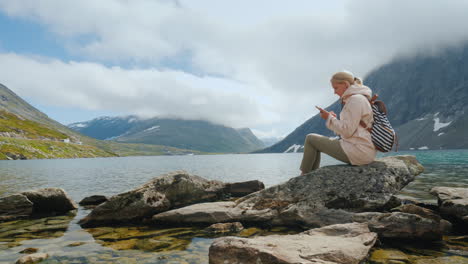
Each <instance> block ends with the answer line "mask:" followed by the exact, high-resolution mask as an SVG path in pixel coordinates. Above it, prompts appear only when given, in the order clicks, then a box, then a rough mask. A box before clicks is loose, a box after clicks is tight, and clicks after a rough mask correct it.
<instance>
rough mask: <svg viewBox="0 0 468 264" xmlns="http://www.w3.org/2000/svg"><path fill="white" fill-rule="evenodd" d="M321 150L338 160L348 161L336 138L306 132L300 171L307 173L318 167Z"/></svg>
mask: <svg viewBox="0 0 468 264" xmlns="http://www.w3.org/2000/svg"><path fill="white" fill-rule="evenodd" d="M321 152H323V153H326V154H328V155H330V156H332V157H333V158H335V159H337V160H339V161H342V162H345V163H350V162H349V159H348V156H346V153H345V152H344V151H343V148H341V145H340V141H339V140H338V139H332V138H329V137H325V136H322V135H319V134H308V135H307V136H306V139H305V142H304V156H303V157H302V163H301V171H302V172H304V173H308V172H310V171H312V170H316V169H318V168H319V167H320V153H321Z"/></svg>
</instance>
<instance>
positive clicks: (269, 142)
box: [260, 137, 283, 147]
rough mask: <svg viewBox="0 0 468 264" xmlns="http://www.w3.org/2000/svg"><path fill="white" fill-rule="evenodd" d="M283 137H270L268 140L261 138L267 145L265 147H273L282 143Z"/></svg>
mask: <svg viewBox="0 0 468 264" xmlns="http://www.w3.org/2000/svg"><path fill="white" fill-rule="evenodd" d="M282 139H283V137H268V138H260V140H261V141H262V142H263V144H265V147H270V146H273V145H274V144H276V143H278V142H280V141H281V140H282Z"/></svg>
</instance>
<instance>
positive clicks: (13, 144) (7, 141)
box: [0, 84, 200, 159]
mask: <svg viewBox="0 0 468 264" xmlns="http://www.w3.org/2000/svg"><path fill="white" fill-rule="evenodd" d="M64 141H66V142H64ZM67 142H68V143H67ZM193 153H195V154H200V152H198V151H193V150H186V149H177V148H171V147H166V146H158V145H145V144H122V143H117V142H112V141H102V140H96V139H94V138H90V137H87V136H84V135H82V134H80V133H78V132H76V131H74V130H72V129H70V128H68V127H66V126H64V125H62V124H60V123H59V122H57V121H55V120H53V119H51V118H49V117H48V116H47V115H45V114H44V113H42V112H41V111H39V110H38V109H36V108H34V107H33V106H31V105H30V104H28V103H27V102H26V101H25V100H23V99H22V98H21V97H19V96H18V95H16V94H15V93H14V92H13V91H11V90H10V89H8V88H7V87H6V86H4V85H2V84H0V159H17V158H22V159H39V158H78V157H108V156H135V155H139V156H141V155H176V154H177V155H179V154H193Z"/></svg>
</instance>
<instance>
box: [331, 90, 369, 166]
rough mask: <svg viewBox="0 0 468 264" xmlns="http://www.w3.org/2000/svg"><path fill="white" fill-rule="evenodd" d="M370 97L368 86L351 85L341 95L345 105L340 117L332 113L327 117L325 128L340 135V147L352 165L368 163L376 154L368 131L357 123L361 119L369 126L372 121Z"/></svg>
mask: <svg viewBox="0 0 468 264" xmlns="http://www.w3.org/2000/svg"><path fill="white" fill-rule="evenodd" d="M362 95H364V96H362ZM371 97H372V91H371V89H369V87H367V86H364V85H362V86H360V85H351V86H350V87H349V88H348V89H347V90H346V91H345V92H344V94H343V96H342V97H341V98H342V100H343V101H344V103H345V105H344V107H343V110H341V113H340V119H337V118H336V117H333V116H332V115H329V116H328V119H327V123H326V125H327V128H328V129H330V130H332V131H333V132H335V133H336V134H338V135H340V136H341V140H340V144H341V147H342V148H343V151H344V152H345V153H346V155H347V156H348V159H349V161H350V162H351V164H353V165H364V164H369V163H371V162H372V161H374V159H375V156H376V154H377V151H376V149H375V147H374V144H373V143H372V139H371V135H370V132H369V131H367V129H365V128H364V127H362V126H361V125H360V124H359V123H360V121H361V120H362V121H364V123H365V124H366V125H367V127H371V126H372V123H373V122H374V119H373V116H372V107H371V105H370V103H369V100H370V98H371Z"/></svg>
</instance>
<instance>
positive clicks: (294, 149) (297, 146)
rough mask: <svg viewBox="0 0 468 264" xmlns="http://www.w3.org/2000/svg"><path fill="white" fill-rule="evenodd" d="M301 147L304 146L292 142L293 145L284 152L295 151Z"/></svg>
mask: <svg viewBox="0 0 468 264" xmlns="http://www.w3.org/2000/svg"><path fill="white" fill-rule="evenodd" d="M301 148H304V146H302V145H298V144H294V145H292V146H290V147H289V148H288V149H287V150H286V151H285V152H284V153H289V152H293V153H296V152H297V151H298V150H299V149H301Z"/></svg>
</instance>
